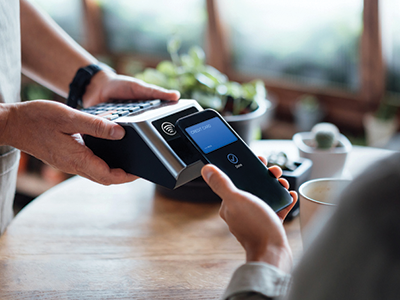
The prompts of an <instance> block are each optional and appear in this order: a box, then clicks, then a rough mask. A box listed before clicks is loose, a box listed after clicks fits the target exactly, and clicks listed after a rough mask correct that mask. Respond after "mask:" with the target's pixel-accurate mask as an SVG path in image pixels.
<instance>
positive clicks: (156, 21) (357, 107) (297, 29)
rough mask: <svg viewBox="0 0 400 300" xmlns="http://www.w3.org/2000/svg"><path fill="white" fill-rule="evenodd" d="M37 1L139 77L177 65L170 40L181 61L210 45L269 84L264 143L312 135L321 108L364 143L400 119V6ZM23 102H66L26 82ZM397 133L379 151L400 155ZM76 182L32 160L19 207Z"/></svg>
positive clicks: (214, 57)
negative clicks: (307, 111)
mask: <svg viewBox="0 0 400 300" xmlns="http://www.w3.org/2000/svg"><path fill="white" fill-rule="evenodd" d="M32 2H35V3H37V4H38V5H39V6H40V7H41V8H42V9H43V10H44V11H46V12H47V13H48V14H50V16H51V17H52V18H53V19H54V20H55V21H56V22H57V23H58V24H59V25H60V26H61V27H62V28H63V29H64V30H65V31H66V32H67V33H68V34H70V35H71V36H72V37H73V38H74V39H75V40H76V41H77V42H78V43H79V44H81V45H82V46H83V47H84V48H86V49H87V50H88V51H90V52H91V53H92V54H94V55H95V56H96V57H97V58H98V59H99V60H100V61H103V62H105V63H107V64H109V65H110V66H111V67H113V68H114V69H115V70H117V72H119V73H123V74H128V75H132V76H134V75H135V74H137V73H139V72H142V71H143V70H144V69H145V68H147V67H155V66H157V64H158V63H159V62H160V61H163V60H167V59H170V54H169V53H168V49H167V44H168V41H170V40H171V38H179V40H180V41H181V47H180V49H179V52H180V53H186V52H187V51H189V49H190V48H191V47H192V46H199V47H201V48H202V49H204V51H205V54H206V61H207V63H208V64H210V65H211V66H213V67H215V68H216V69H218V70H219V71H220V72H222V73H224V74H226V75H227V76H228V78H229V79H230V80H233V81H237V82H240V83H241V82H246V81H250V80H253V79H261V80H262V81H263V82H264V84H265V86H266V88H267V91H268V94H267V99H269V100H271V101H272V102H273V103H274V106H273V114H269V115H268V116H269V118H271V120H269V122H268V126H264V127H263V128H262V132H261V134H260V135H259V137H260V138H270V139H291V138H292V136H293V134H295V133H296V132H298V131H301V130H304V128H303V127H302V125H299V124H298V123H297V122H298V118H299V117H298V116H297V114H298V113H299V112H300V111H302V109H303V108H304V107H305V108H310V107H311V109H315V108H320V109H321V111H322V113H321V114H320V118H319V119H318V121H326V122H331V123H334V124H335V125H336V126H337V127H339V129H340V130H341V132H342V133H344V134H345V135H346V136H347V137H348V138H349V139H350V141H351V142H352V143H353V144H356V145H371V143H372V142H371V141H369V140H368V139H367V138H366V131H367V129H366V121H365V120H366V116H369V115H372V116H374V117H377V118H380V119H381V120H383V122H386V121H388V120H389V119H390V120H391V121H392V120H394V122H397V121H396V120H397V119H398V109H397V108H398V106H399V103H400V101H399V100H398V99H399V95H400V21H399V20H400V0H352V1H347V0H336V1H327V0H322V1H321V0H301V1H299V0H281V1H272V0H246V1H245V0H229V1H228V0H190V1H187V0H186V1H185V0H169V1H161V0H147V1H138V0H58V1H52V0H32ZM22 99H23V101H28V100H32V99H55V100H58V101H64V100H63V99H60V98H59V96H57V95H55V94H53V93H52V92H51V91H49V90H46V89H45V88H43V87H41V86H39V85H37V84H36V83H34V82H32V81H30V80H29V79H28V78H25V77H24V78H23V86H22ZM307 118H308V117H307ZM396 124H397V123H396ZM379 126H380V125H379ZM396 132H397V126H395V129H394V130H393V133H392V136H391V138H390V139H389V140H388V141H385V143H383V144H380V145H378V146H379V147H385V148H391V149H395V150H400V146H399V138H398V135H397V134H396ZM373 146H376V145H373ZM66 178H68V175H66V174H63V173H60V172H58V171H56V170H53V169H51V168H50V167H48V166H45V165H43V164H42V163H41V162H40V161H37V160H36V159H34V158H32V157H29V156H28V155H23V157H22V158H21V166H20V173H19V179H18V188H17V189H18V195H17V199H16V203H17V204H18V203H19V204H18V205H19V206H23V205H24V204H25V203H28V202H29V201H30V200H31V199H32V198H34V197H36V196H37V195H39V194H41V193H42V192H43V191H45V190H47V189H48V188H49V187H51V186H53V185H55V184H57V183H59V182H61V181H63V180H65V179H66ZM16 210H18V208H16Z"/></svg>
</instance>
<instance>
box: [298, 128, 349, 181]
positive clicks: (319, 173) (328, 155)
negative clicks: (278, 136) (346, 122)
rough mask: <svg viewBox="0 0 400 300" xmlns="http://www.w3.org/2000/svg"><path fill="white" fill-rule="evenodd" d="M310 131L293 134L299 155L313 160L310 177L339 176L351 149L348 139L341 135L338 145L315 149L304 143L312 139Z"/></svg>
mask: <svg viewBox="0 0 400 300" xmlns="http://www.w3.org/2000/svg"><path fill="white" fill-rule="evenodd" d="M312 136H313V135H312V133H311V132H299V133H296V134H295V135H294V136H293V142H294V143H295V145H296V147H297V149H298V150H299V155H300V157H304V158H308V159H311V160H312V162H313V166H312V170H311V176H310V179H315V178H326V177H341V176H342V173H343V168H344V165H345V163H346V159H347V155H348V153H349V152H350V151H351V149H352V145H351V143H350V141H349V140H348V139H347V138H346V137H345V136H344V135H343V134H340V136H339V145H338V146H336V147H334V148H332V149H327V150H323V149H315V148H313V147H310V146H308V145H307V144H306V142H307V141H310V140H312Z"/></svg>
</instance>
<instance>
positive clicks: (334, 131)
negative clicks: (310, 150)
mask: <svg viewBox="0 0 400 300" xmlns="http://www.w3.org/2000/svg"><path fill="white" fill-rule="evenodd" d="M311 132H312V133H313V134H314V144H315V147H316V148H317V149H330V148H333V147H336V145H337V144H338V139H339V134H340V133H339V129H338V128H337V127H336V126H335V125H333V124H332V123H318V124H317V125H315V126H314V127H313V128H312V129H311Z"/></svg>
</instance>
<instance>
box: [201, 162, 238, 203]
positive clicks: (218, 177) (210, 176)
mask: <svg viewBox="0 0 400 300" xmlns="http://www.w3.org/2000/svg"><path fill="white" fill-rule="evenodd" d="M201 175H202V176H203V179H204V180H205V182H206V183H207V184H208V185H209V186H210V188H211V189H212V190H213V191H214V193H216V194H217V195H218V196H220V197H221V198H222V199H224V200H225V199H229V198H230V196H231V195H232V194H233V193H236V192H238V189H237V188H236V186H235V185H234V184H233V182H232V181H231V180H230V179H229V177H228V176H227V175H226V174H225V173H224V172H222V171H221V170H220V169H218V168H217V167H216V166H214V165H205V166H204V167H203V169H201Z"/></svg>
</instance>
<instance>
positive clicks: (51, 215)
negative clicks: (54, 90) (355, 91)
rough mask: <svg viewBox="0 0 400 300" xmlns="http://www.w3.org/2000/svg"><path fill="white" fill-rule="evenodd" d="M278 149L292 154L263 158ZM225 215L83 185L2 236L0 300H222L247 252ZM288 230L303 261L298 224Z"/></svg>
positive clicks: (210, 207)
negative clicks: (89, 299) (224, 219)
mask: <svg viewBox="0 0 400 300" xmlns="http://www.w3.org/2000/svg"><path fill="white" fill-rule="evenodd" d="M271 145H272V146H274V147H273V148H274V149H276V148H277V147H278V146H279V145H280V146H282V147H285V148H288V147H289V148H290V147H292V145H291V144H290V142H289V143H286V142H284V143H279V144H276V145H274V144H273V143H271V142H270V143H258V144H257V145H256V147H255V149H256V152H258V153H260V152H265V149H266V148H268V149H270V148H271V147H270V146H271ZM278 148H279V147H278ZM359 151H361V152H362V151H364V150H363V149H361V148H360V149H359ZM368 153H369V154H368V155H372V154H371V153H370V152H368ZM264 154H265V153H264ZM375 154H377V153H375ZM375 154H374V155H372V156H371V157H376V155H375ZM356 157H358V156H357V155H355V156H354V158H353V160H352V161H353V162H354V161H355V160H356ZM218 210H219V204H218V203H215V204H199V203H190V202H182V201H176V200H172V199H168V198H165V197H164V196H162V195H160V194H158V193H157V192H156V191H155V186H154V185H153V184H152V183H149V182H147V181H144V180H142V179H139V180H137V181H135V182H132V183H129V184H124V185H117V186H108V187H106V186H101V185H98V184H96V183H93V182H91V181H89V180H86V179H84V178H80V177H73V178H71V179H69V180H67V181H65V182H64V183H62V184H60V185H58V186H56V187H54V188H52V189H51V190H49V191H47V192H46V193H44V194H43V195H41V196H40V197H38V198H37V199H36V200H35V201H33V202H32V203H31V204H29V205H28V206H27V207H26V208H24V209H23V210H22V211H21V212H20V213H19V214H18V215H17V217H16V218H15V219H14V221H13V222H12V224H11V225H10V226H9V228H8V229H7V231H6V233H5V234H4V235H3V236H2V237H1V238H0V299H32V298H35V299H82V298H83V299H87V298H93V299H124V298H129V299H185V300H187V299H190V300H191V299H219V297H220V296H221V294H222V293H223V291H224V288H225V286H226V285H227V283H228V281H229V279H230V276H231V274H232V272H233V271H234V270H235V269H236V268H237V267H238V266H240V265H241V264H242V263H243V262H244V251H243V249H242V247H241V246H240V245H239V243H238V242H237V241H236V239H235V238H234V237H233V236H232V234H231V233H230V232H229V230H228V228H227V226H226V224H225V223H224V222H223V221H222V219H221V218H220V217H219V215H218ZM285 229H286V231H287V234H288V238H289V242H290V245H291V247H292V250H293V253H294V257H295V260H298V259H299V258H300V256H301V251H302V244H301V237H300V230H299V221H298V218H295V219H294V220H293V221H290V222H287V223H285Z"/></svg>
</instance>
